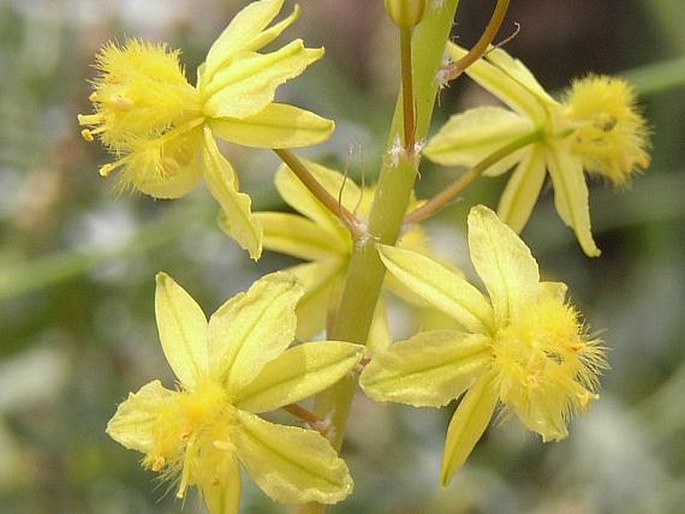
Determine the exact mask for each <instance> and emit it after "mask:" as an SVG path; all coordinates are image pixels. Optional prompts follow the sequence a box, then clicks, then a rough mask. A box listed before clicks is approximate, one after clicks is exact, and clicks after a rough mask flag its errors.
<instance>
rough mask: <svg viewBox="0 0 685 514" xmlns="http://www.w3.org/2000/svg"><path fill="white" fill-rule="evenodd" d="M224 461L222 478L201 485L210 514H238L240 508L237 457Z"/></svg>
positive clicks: (220, 475)
mask: <svg viewBox="0 0 685 514" xmlns="http://www.w3.org/2000/svg"><path fill="white" fill-rule="evenodd" d="M224 461H225V464H224V466H222V469H221V473H220V474H219V477H220V478H218V479H217V480H216V481H213V482H212V483H202V484H199V485H200V488H201V490H202V498H203V500H204V501H205V505H207V510H208V511H209V514H238V509H239V507H240V485H241V484H240V466H239V464H238V461H237V459H235V457H234V458H232V459H224Z"/></svg>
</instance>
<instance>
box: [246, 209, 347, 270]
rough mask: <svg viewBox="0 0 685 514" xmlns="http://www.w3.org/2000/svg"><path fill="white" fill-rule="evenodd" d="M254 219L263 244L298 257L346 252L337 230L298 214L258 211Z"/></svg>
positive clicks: (339, 254)
mask: <svg viewBox="0 0 685 514" xmlns="http://www.w3.org/2000/svg"><path fill="white" fill-rule="evenodd" d="M255 218H256V219H257V220H258V221H259V223H260V224H261V225H262V226H263V227H264V247H265V248H266V249H268V250H271V251H273V252H279V253H284V254H286V255H291V256H293V257H297V258H299V259H304V260H308V261H315V260H319V259H331V258H340V257H343V256H344V255H345V254H347V252H348V251H349V248H348V245H347V244H342V242H341V241H340V240H339V239H338V233H336V232H330V231H328V230H326V227H321V226H319V225H317V224H316V223H314V222H313V221H311V220H309V219H307V218H305V217H303V216H298V215H297V214H289V213H282V212H258V213H255Z"/></svg>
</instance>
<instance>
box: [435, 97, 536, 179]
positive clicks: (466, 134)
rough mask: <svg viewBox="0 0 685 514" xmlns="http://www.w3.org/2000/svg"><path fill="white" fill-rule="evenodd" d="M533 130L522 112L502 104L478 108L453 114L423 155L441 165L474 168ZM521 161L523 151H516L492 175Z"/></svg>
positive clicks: (491, 171)
mask: <svg viewBox="0 0 685 514" xmlns="http://www.w3.org/2000/svg"><path fill="white" fill-rule="evenodd" d="M533 130H535V127H533V125H532V124H531V122H530V120H528V119H527V118H524V117H523V116H521V115H520V114H516V113H514V112H512V111H508V110H506V109H502V108H499V107H478V108H476V109H469V110H468V111H466V112H464V113H462V114H456V115H454V116H452V117H451V118H450V119H449V120H448V121H447V123H445V125H443V126H442V127H441V128H440V130H439V131H438V133H437V134H436V135H435V136H433V138H432V139H431V140H430V141H429V142H428V144H427V145H426V147H425V148H424V150H423V154H424V155H425V156H426V157H428V158H429V159H430V160H431V161H433V162H437V163H438V164H443V165H448V166H466V167H469V168H470V167H472V166H474V165H476V164H477V163H478V162H480V161H481V160H483V159H484V158H485V157H487V156H488V155H490V154H491V153H493V152H494V151H496V150H499V149H500V148H502V147H504V146H506V145H507V144H509V143H511V142H513V141H515V140H516V139H519V138H520V137H522V136H524V135H526V134H529V133H531V132H532V131H533ZM518 160H520V152H515V153H514V154H512V155H510V156H509V157H508V158H507V159H505V160H504V161H505V162H503V163H502V162H501V163H498V164H497V170H496V172H493V170H489V174H490V175H493V174H498V173H502V172H504V171H506V170H507V169H509V168H511V167H512V166H513V165H514V164H516V162H518Z"/></svg>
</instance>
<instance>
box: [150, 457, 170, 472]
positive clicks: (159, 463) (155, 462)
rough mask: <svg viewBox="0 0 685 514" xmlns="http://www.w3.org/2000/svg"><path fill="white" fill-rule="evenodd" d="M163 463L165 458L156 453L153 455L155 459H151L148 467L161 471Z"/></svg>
mask: <svg viewBox="0 0 685 514" xmlns="http://www.w3.org/2000/svg"><path fill="white" fill-rule="evenodd" d="M164 464H166V459H164V457H162V456H161V455H158V456H157V457H155V460H153V461H152V465H151V466H150V469H152V471H161V470H162V468H164Z"/></svg>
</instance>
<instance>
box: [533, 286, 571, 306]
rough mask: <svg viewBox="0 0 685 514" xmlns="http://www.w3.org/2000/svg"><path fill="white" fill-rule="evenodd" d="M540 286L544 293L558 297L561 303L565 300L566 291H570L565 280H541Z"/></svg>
mask: <svg viewBox="0 0 685 514" xmlns="http://www.w3.org/2000/svg"><path fill="white" fill-rule="evenodd" d="M540 288H541V290H542V294H544V295H545V296H549V297H551V298H556V299H557V300H558V301H559V302H560V303H563V302H564V300H565V299H566V293H567V292H568V286H567V285H566V284H564V283H563V282H541V283H540Z"/></svg>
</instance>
